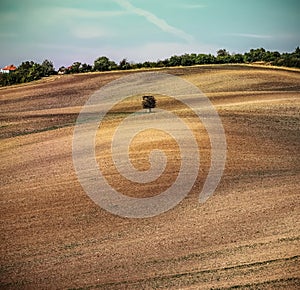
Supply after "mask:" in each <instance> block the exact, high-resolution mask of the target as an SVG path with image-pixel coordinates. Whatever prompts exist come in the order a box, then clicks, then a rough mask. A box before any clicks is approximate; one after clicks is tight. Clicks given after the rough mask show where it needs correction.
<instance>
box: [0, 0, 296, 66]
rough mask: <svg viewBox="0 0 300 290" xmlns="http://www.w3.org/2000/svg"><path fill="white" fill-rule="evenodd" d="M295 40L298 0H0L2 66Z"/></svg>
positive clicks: (287, 46) (286, 47) (287, 47)
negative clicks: (26, 61)
mask: <svg viewBox="0 0 300 290" xmlns="http://www.w3.org/2000/svg"><path fill="white" fill-rule="evenodd" d="M299 45H300V1H298V0H245V1H244V0H48V1H47V0H26V1H25V0H23V1H22V0H0V47H1V48H0V49H1V53H0V66H1V67H3V66H4V65H7V64H11V63H13V64H16V65H19V64H20V63H21V62H22V61H25V60H33V61H36V62H42V61H43V60H44V59H49V60H52V61H53V63H54V65H55V67H56V68H58V67H60V66H62V65H65V66H66V65H70V64H72V63H73V62H75V61H80V62H87V63H90V64H92V63H93V61H94V60H95V59H96V58H97V57H99V56H102V55H106V56H107V57H109V58H110V59H113V60H115V61H116V62H119V61H120V60H121V59H123V58H127V60H128V61H134V62H139V61H146V60H153V61H156V60H158V59H164V58H167V57H170V56H172V55H174V54H183V53H192V52H194V53H213V54H215V53H216V51H217V50H218V49H220V48H226V49H227V50H229V51H230V52H235V53H238V52H245V51H248V50H249V49H250V48H257V47H264V48H265V49H268V50H277V51H280V52H283V51H293V50H294V49H295V48H296V47H297V46H299Z"/></svg>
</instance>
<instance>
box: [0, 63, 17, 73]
mask: <svg viewBox="0 0 300 290" xmlns="http://www.w3.org/2000/svg"><path fill="white" fill-rule="evenodd" d="M16 69H17V68H16V67H15V66H14V65H13V64H11V65H7V66H5V67H4V68H1V69H0V72H2V73H9V72H12V71H15V70H16Z"/></svg>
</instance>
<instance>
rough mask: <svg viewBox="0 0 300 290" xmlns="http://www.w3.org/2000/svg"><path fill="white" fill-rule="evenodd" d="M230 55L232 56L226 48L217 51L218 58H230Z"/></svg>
mask: <svg viewBox="0 0 300 290" xmlns="http://www.w3.org/2000/svg"><path fill="white" fill-rule="evenodd" d="M228 55H230V54H229V52H228V51H227V50H226V49H225V48H222V49H219V50H218V51H217V56H218V57H222V56H228Z"/></svg>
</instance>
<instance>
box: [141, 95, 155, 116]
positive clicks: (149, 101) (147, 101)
mask: <svg viewBox="0 0 300 290" xmlns="http://www.w3.org/2000/svg"><path fill="white" fill-rule="evenodd" d="M142 105H143V108H144V109H148V110H149V113H151V109H153V108H155V107H156V99H155V98H154V97H153V96H143V101H142Z"/></svg>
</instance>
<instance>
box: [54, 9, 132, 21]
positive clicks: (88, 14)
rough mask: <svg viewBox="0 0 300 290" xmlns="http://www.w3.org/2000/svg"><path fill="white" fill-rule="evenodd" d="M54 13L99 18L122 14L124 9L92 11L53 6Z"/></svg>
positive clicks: (64, 15)
mask: <svg viewBox="0 0 300 290" xmlns="http://www.w3.org/2000/svg"><path fill="white" fill-rule="evenodd" d="M53 12H54V14H58V15H60V16H63V17H64V18H69V17H76V18H89V19H90V18H99V17H116V16H120V15H124V14H126V13H127V12H126V11H114V10H112V11H97V10H96V11H92V10H85V9H77V8H54V11H53Z"/></svg>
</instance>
